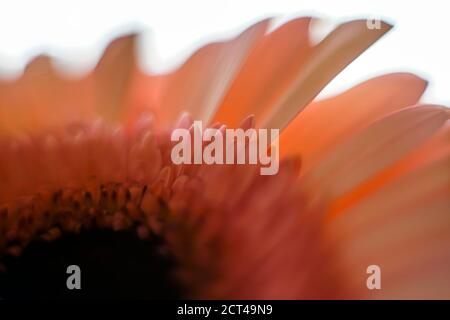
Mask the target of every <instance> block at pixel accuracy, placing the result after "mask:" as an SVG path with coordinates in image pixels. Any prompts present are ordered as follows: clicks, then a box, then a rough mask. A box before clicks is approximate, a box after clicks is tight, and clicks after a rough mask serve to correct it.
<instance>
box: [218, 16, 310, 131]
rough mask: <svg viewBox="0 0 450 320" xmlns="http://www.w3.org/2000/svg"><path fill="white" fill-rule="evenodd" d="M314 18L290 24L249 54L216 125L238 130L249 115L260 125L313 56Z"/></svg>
mask: <svg viewBox="0 0 450 320" xmlns="http://www.w3.org/2000/svg"><path fill="white" fill-rule="evenodd" d="M310 22H311V18H309V17H308V18H298V19H294V20H292V21H289V22H287V23H286V24H284V25H282V26H280V27H279V28H277V29H275V30H274V31H272V32H270V33H268V34H267V35H265V36H264V37H263V38H262V39H261V41H260V42H259V43H258V44H257V45H256V46H255V48H254V50H253V51H252V52H251V53H250V55H249V57H248V59H247V60H246V62H245V64H244V65H243V67H242V69H241V70H240V71H239V74H238V76H237V77H236V79H235V80H234V81H233V84H232V86H231V88H230V90H229V92H228V93H227V94H226V96H225V99H224V101H223V103H222V104H221V106H220V108H219V110H218V112H217V114H216V115H215V117H214V121H218V122H221V123H224V124H226V125H228V126H231V127H237V126H238V125H239V122H240V121H241V120H242V119H244V118H245V117H247V116H248V115H249V114H255V115H256V116H257V119H256V120H257V121H260V120H261V116H262V114H263V112H264V110H266V109H267V108H268V107H269V102H270V98H271V97H272V96H273V95H276V96H278V95H281V94H283V92H284V91H285V90H286V86H287V85H289V83H290V82H292V80H293V77H295V75H296V74H297V73H298V72H299V69H300V68H301V66H302V65H303V64H304V63H305V61H306V60H307V58H308V54H309V53H310V52H311V45H310V40H309V26H310Z"/></svg>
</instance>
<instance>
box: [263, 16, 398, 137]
mask: <svg viewBox="0 0 450 320" xmlns="http://www.w3.org/2000/svg"><path fill="white" fill-rule="evenodd" d="M390 29H391V26H390V25H388V24H386V23H382V24H381V27H380V29H373V30H371V29H369V28H367V22H366V20H355V21H350V22H347V23H344V24H341V25H340V26H338V27H337V28H336V29H335V30H334V31H333V32H331V33H330V34H329V35H328V36H327V37H326V38H325V39H324V40H323V41H322V42H320V43H319V44H318V45H317V46H316V47H315V48H314V49H313V52H312V53H311V57H310V59H308V61H307V62H306V63H305V64H304V66H303V67H302V68H301V70H300V71H299V73H298V74H297V76H296V77H295V79H294V80H293V81H292V83H291V85H290V86H289V88H288V89H287V90H286V91H285V93H284V94H283V95H282V96H281V97H277V99H276V100H275V101H273V104H272V107H271V112H270V113H269V114H268V115H267V116H266V117H264V120H263V121H262V127H265V128H279V129H283V128H284V127H285V126H286V125H287V124H288V123H289V122H290V121H291V120H292V119H293V118H294V117H295V116H296V115H297V114H298V113H299V112H300V111H301V110H302V109H303V108H304V107H305V106H306V105H307V104H308V103H310V102H311V101H312V100H313V99H314V97H315V96H316V95H317V94H318V93H319V92H320V91H321V90H322V89H323V88H324V87H325V85H327V84H328V83H329V82H330V81H331V80H332V79H333V78H334V77H335V76H336V75H337V74H338V73H339V72H341V71H342V70H343V69H344V68H345V67H346V66H347V65H348V64H349V63H350V62H352V61H353V60H354V59H356V58H357V57H358V56H359V55H360V54H361V53H363V52H364V51H365V50H366V49H367V48H368V47H370V46H371V45H372V44H373V43H374V42H375V41H377V40H378V39H379V38H381V37H382V36H383V35H384V34H385V33H386V32H387V31H389V30H390Z"/></svg>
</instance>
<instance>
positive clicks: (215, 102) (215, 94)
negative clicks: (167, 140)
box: [160, 20, 269, 125]
mask: <svg viewBox="0 0 450 320" xmlns="http://www.w3.org/2000/svg"><path fill="white" fill-rule="evenodd" d="M268 22H269V20H263V21H261V22H259V23H257V24H255V25H253V26H252V27H250V28H248V29H247V30H245V31H244V32H242V33H241V34H240V35H239V36H237V37H236V38H234V39H232V40H229V41H224V42H216V43H212V44H209V45H206V46H205V47H202V48H201V49H199V50H198V51H197V52H196V53H194V54H193V55H192V56H191V57H190V58H189V59H188V60H187V61H186V62H185V63H184V64H183V65H182V66H181V67H180V68H179V69H178V70H176V71H175V72H173V73H171V74H169V75H167V78H166V80H165V84H164V85H163V86H164V88H163V89H162V90H161V96H160V105H161V108H164V109H165V110H167V112H165V114H164V115H163V118H162V119H161V121H162V122H163V123H164V124H166V125H170V124H173V123H174V122H175V121H176V119H177V118H178V116H179V115H180V114H181V113H182V112H189V113H190V114H191V115H192V116H193V118H194V119H196V120H203V121H206V122H209V121H210V120H211V118H212V116H213V115H214V113H215V111H216V109H217V107H218V106H219V103H220V102H221V101H222V99H223V97H224V95H225V93H226V92H227V90H228V89H229V87H230V85H231V82H232V81H233V80H234V78H235V76H236V74H237V72H238V71H239V69H240V68H241V66H242V64H243V62H244V61H245V59H246V58H247V56H248V54H249V52H250V51H251V49H252V48H253V47H254V45H255V44H256V43H257V42H258V41H259V39H260V38H261V37H262V36H263V34H264V33H265V31H266V29H267V26H268Z"/></svg>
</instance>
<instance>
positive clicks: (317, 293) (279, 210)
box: [0, 18, 450, 299]
mask: <svg viewBox="0 0 450 320" xmlns="http://www.w3.org/2000/svg"><path fill="white" fill-rule="evenodd" d="M269 22H270V20H264V21H261V22H259V23H256V24H255V25H253V26H251V27H249V28H248V29H246V30H245V31H243V32H242V33H241V34H239V35H238V36H236V37H235V38H233V39H230V40H227V41H223V42H216V43H211V44H208V45H206V46H204V47H202V48H200V49H199V50H198V51H197V52H195V53H194V54H193V55H192V56H191V57H190V58H189V59H188V60H187V61H186V62H185V63H184V64H183V65H182V66H180V67H179V68H178V69H176V70H174V71H173V72H170V73H167V74H146V73H145V72H143V71H142V70H141V69H140V67H139V63H138V61H137V59H136V55H135V51H134V48H135V45H136V36H135V35H130V36H124V37H121V38H118V39H116V40H114V41H113V42H112V43H111V44H110V45H109V46H108V48H107V49H106V50H105V53H104V55H103V57H102V58H101V59H100V61H99V63H98V65H97V66H96V67H95V69H94V70H92V72H90V73H89V74H87V75H86V76H84V77H82V78H78V79H73V78H69V77H67V76H64V75H62V74H60V73H58V72H57V71H56V70H55V69H54V68H53V67H52V61H51V59H50V58H48V57H45V56H39V57H37V58H35V59H34V60H33V61H31V62H30V64H29V65H28V67H27V68H26V70H25V72H24V74H23V76H22V77H20V78H19V79H17V80H15V81H3V82H2V83H1V85H0V150H1V157H0V177H1V179H0V251H1V252H2V254H3V256H4V257H6V256H8V255H16V256H20V255H21V253H22V251H23V250H24V249H25V250H26V248H27V247H28V246H29V245H30V244H32V243H34V242H36V241H38V240H37V239H41V240H46V241H52V240H55V239H56V238H58V237H60V236H61V235H62V234H68V233H75V234H76V233H81V234H82V233H83V232H86V231H85V230H98V229H101V230H103V229H110V230H115V231H121V230H133V231H134V232H136V233H137V234H138V236H139V237H140V238H142V239H148V238H158V239H160V240H161V242H162V244H158V245H157V246H158V248H159V249H160V250H161V251H163V252H165V255H168V256H170V257H171V258H173V260H174V261H175V262H174V264H175V267H174V270H173V277H174V279H176V280H175V281H176V282H177V283H179V284H180V286H182V287H183V288H184V294H185V296H187V297H195V298H239V299H241V298H251V299H259V298H263V299H266V298H268V299H279V298H289V299H290V298H306V299H309V298H331V299H336V298H449V297H450V286H449V285H448V282H449V280H450V273H449V270H450V268H449V264H450V250H449V249H448V248H450V246H449V244H450V219H449V217H450V216H449V212H450V203H449V197H448V191H449V186H450V171H449V160H450V158H449V154H450V153H449V151H450V148H449V146H450V144H449V138H450V135H449V134H450V132H449V121H448V118H449V112H448V109H446V108H445V107H440V106H435V105H424V104H419V103H418V101H419V100H420V97H421V96H422V94H423V92H424V90H425V87H426V82H425V81H424V80H422V79H420V78H419V77H417V76H415V75H412V74H409V73H394V74H388V75H383V76H380V77H377V78H374V79H370V80H368V81H366V82H364V83H362V84H360V85H357V86H356V87H354V88H351V89H350V90H348V91H346V92H344V93H342V94H340V95H338V96H335V97H332V98H329V99H326V100H323V101H318V102H316V101H312V100H313V99H314V97H315V96H316V95H317V94H318V93H319V92H320V90H321V89H322V88H323V87H324V86H325V85H326V84H327V83H328V82H329V81H331V79H333V77H334V76H336V74H338V73H339V72H340V71H341V70H342V69H343V68H345V67H346V66H347V65H348V64H349V63H350V62H351V61H352V60H354V59H355V58H356V57H358V56H359V55H360V54H361V53H362V52H363V51H364V50H365V49H367V48H368V47H369V46H370V45H371V44H372V43H374V42H375V41H377V40H378V39H379V38H380V37H382V36H383V35H384V34H385V33H386V32H387V31H388V30H389V29H390V28H391V26H390V25H388V24H386V23H382V24H381V25H380V28H378V29H369V28H367V24H366V21H363V20H356V21H350V22H347V23H344V24H341V25H340V26H338V27H337V28H336V29H335V30H334V31H332V32H331V33H330V34H329V35H328V36H327V37H326V38H324V39H323V40H322V41H321V42H320V43H318V44H316V45H313V44H312V43H311V41H310V39H309V33H308V30H309V25H310V23H311V18H298V19H294V20H291V21H289V22H287V23H286V24H284V25H282V26H280V27H278V28H276V29H275V30H272V31H268V26H269ZM194 120H201V121H204V122H205V123H209V124H210V126H211V127H213V128H221V129H224V128H225V127H232V128H233V127H238V126H239V127H242V128H251V127H255V126H256V127H258V128H277V129H278V128H279V129H281V130H282V133H281V136H280V140H279V143H280V148H281V150H280V151H281V163H280V169H279V172H278V174H277V175H273V176H261V175H259V170H258V168H257V166H252V165H212V166H209V165H174V164H173V163H172V162H171V161H170V150H171V146H172V142H171V140H170V132H171V130H172V129H174V128H186V129H189V128H192V127H191V125H192V123H193V121H194ZM143 241H144V240H143ZM153 246H154V245H153ZM149 250H150V248H149ZM152 250H153V249H152ZM370 265H378V266H380V268H381V270H382V274H383V278H382V279H383V280H382V281H383V282H382V283H383V287H382V290H369V289H368V288H367V286H366V278H367V277H368V275H367V273H366V270H367V268H368V266H370ZM6 268H8V266H7V265H6Z"/></svg>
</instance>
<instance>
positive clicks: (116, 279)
mask: <svg viewBox="0 0 450 320" xmlns="http://www.w3.org/2000/svg"><path fill="white" fill-rule="evenodd" d="M161 244H162V240H161V239H160V238H159V237H157V236H155V235H152V236H150V237H149V238H147V239H139V238H138V237H137V236H136V232H134V231H133V230H130V231H112V230H100V229H96V228H95V229H90V230H83V231H82V232H80V233H79V234H63V235H62V236H61V237H60V238H59V239H57V240H55V241H51V242H45V241H34V242H32V243H31V244H30V245H28V246H27V247H26V248H25V250H24V251H23V253H22V254H21V255H20V256H19V257H12V256H6V257H4V259H3V263H4V265H5V266H6V272H0V297H1V298H3V299H22V298H43V299H45V298H60V299H91V298H92V299H96V298H143V299H154V298H157V299H158V298H179V297H180V296H181V287H180V286H179V285H178V284H177V283H176V282H175V280H174V277H173V271H174V267H175V263H174V261H173V259H172V258H171V257H170V256H167V255H163V254H161V253H160V248H161ZM70 265H77V266H79V268H80V271H81V272H80V280H81V289H79V290H78V289H72V290H69V289H68V287H67V283H66V282H67V279H68V278H69V277H70V276H71V273H70V272H69V273H67V267H68V266H70Z"/></svg>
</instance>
